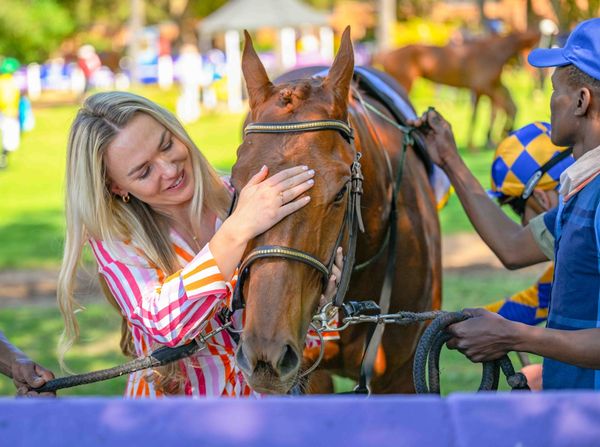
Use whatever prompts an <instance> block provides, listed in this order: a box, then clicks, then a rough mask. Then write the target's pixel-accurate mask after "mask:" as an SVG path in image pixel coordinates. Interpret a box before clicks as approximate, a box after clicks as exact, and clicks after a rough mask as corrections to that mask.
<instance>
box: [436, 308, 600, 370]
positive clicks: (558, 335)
mask: <svg viewBox="0 0 600 447" xmlns="http://www.w3.org/2000/svg"><path fill="white" fill-rule="evenodd" d="M465 312H466V313H468V314H470V315H472V318H470V319H468V320H465V321H462V322H460V323H456V324H453V325H451V326H449V327H448V332H449V333H450V334H452V335H453V338H452V339H451V340H450V341H448V347H449V348H454V349H458V350H459V351H461V352H462V353H463V354H465V355H466V356H467V357H469V359H471V360H472V361H474V362H485V361H490V360H495V359H498V358H500V357H502V356H503V355H504V354H506V353H508V352H509V351H521V352H530V353H532V354H537V355H541V356H543V357H546V358H550V359H554V360H558V361H560V362H564V363H569V364H571V365H575V366H579V367H581V368H592V369H600V329H597V328H594V329H580V330H575V331H565V330H559V329H548V328H545V327H539V326H528V325H526V324H523V323H517V322H514V321H510V320H507V319H505V318H503V317H501V316H499V315H497V314H495V313H492V312H488V311H486V310H483V309H465Z"/></svg>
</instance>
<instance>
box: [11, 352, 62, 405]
mask: <svg viewBox="0 0 600 447" xmlns="http://www.w3.org/2000/svg"><path fill="white" fill-rule="evenodd" d="M11 366H12V377H13V382H14V384H15V386H16V387H17V395H18V396H28V397H35V396H55V395H56V393H38V392H36V391H35V390H33V388H39V387H41V386H42V385H43V384H45V383H46V382H47V381H48V380H52V379H54V374H52V372H51V371H49V370H47V369H46V368H44V367H42V366H40V365H38V364H37V363H34V362H32V361H31V360H29V359H26V358H23V359H16V360H15V361H13V363H12V365H11Z"/></svg>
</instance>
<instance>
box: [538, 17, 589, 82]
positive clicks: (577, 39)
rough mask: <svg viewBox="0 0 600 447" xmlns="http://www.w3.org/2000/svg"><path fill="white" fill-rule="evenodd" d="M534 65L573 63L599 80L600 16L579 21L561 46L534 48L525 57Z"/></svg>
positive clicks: (558, 65)
mask: <svg viewBox="0 0 600 447" xmlns="http://www.w3.org/2000/svg"><path fill="white" fill-rule="evenodd" d="M527 60H528V61H529V63H530V64H531V65H533V66H534V67H563V66H565V65H570V64H573V65H575V66H576V67H577V68H579V69H580V70H581V71H583V72H584V73H586V74H588V75H589V76H591V77H592V78H595V79H599V80H600V18H595V19H589V20H586V21H584V22H581V23H580V24H579V25H577V27H576V28H575V29H574V30H573V31H572V32H571V35H570V36H569V38H568V39H567V42H566V43H565V46H564V47H562V48H536V49H535V50H533V51H532V52H531V53H529V57H528V58H527Z"/></svg>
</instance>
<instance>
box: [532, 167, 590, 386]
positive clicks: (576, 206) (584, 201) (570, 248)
mask: <svg viewBox="0 0 600 447" xmlns="http://www.w3.org/2000/svg"><path fill="white" fill-rule="evenodd" d="M544 223H545V224H546V227H547V228H548V230H550V231H551V232H552V234H553V235H554V238H555V245H554V251H555V269H554V280H553V287H552V298H551V300H550V313H549V316H548V324H547V327H549V328H552V329H562V330H577V329H590V328H597V327H600V315H599V310H600V176H598V177H596V178H595V179H593V180H592V181H590V183H589V184H587V185H586V186H585V187H584V188H583V189H581V191H579V192H578V193H577V194H575V195H574V196H572V197H570V198H569V200H568V201H567V202H563V200H562V198H561V200H560V204H559V206H558V207H556V208H554V209H552V210H550V211H549V212H548V213H546V214H545V215H544ZM543 386H544V389H574V388H587V389H595V390H600V370H593V369H589V368H580V367H577V366H573V365H569V364H567V363H563V362H559V361H556V360H552V359H544V368H543Z"/></svg>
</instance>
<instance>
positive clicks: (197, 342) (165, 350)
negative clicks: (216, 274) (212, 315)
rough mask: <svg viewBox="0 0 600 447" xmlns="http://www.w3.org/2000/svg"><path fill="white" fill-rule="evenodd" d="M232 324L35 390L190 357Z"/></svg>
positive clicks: (58, 387)
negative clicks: (183, 342)
mask: <svg viewBox="0 0 600 447" xmlns="http://www.w3.org/2000/svg"><path fill="white" fill-rule="evenodd" d="M231 324H232V322H231V321H229V322H227V323H224V324H223V325H222V326H220V327H218V328H217V329H215V330H214V331H212V332H209V333H208V334H206V335H199V336H198V337H196V338H195V339H194V341H192V342H190V343H187V344H185V345H182V346H177V347H174V348H170V347H167V346H163V347H160V348H158V349H156V350H155V351H153V352H152V353H151V354H150V355H148V356H146V357H142V358H139V359H135V360H132V361H130V362H127V363H124V364H122V365H119V366H115V367H113V368H108V369H102V370H99V371H92V372H89V373H85V374H76V375H73V376H66V377H59V378H57V379H52V380H49V381H48V382H46V383H45V384H44V385H42V386H41V387H39V388H33V390H34V391H37V392H38V393H45V392H52V391H56V390H60V389H63V388H71V387H74V386H78V385H86V384H89V383H95V382H100V381H103V380H109V379H114V378H115V377H121V376H123V375H125V374H130V373H133V372H136V371H140V370H142V369H148V368H156V367H158V366H164V365H166V364H168V363H171V362H174V361H176V360H181V359H183V358H186V357H189V356H190V355H193V354H195V353H196V352H198V351H200V350H201V349H204V348H205V347H206V342H207V340H208V339H209V338H211V337H214V336H215V335H217V334H218V333H219V332H221V331H223V330H225V329H227V328H229V326H231Z"/></svg>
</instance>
